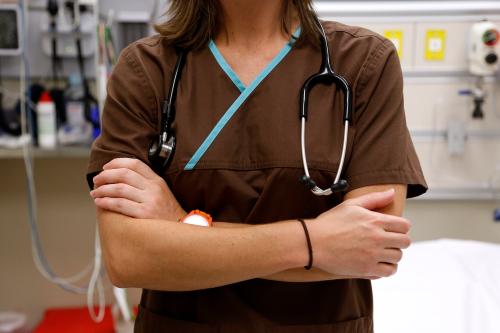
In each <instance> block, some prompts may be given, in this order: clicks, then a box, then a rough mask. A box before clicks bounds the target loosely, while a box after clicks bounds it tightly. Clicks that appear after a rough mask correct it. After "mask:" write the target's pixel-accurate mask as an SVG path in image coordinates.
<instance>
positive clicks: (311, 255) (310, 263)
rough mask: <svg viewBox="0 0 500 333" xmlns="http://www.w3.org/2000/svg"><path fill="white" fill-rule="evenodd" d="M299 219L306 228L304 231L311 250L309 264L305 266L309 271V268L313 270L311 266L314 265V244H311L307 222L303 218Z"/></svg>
mask: <svg viewBox="0 0 500 333" xmlns="http://www.w3.org/2000/svg"><path fill="white" fill-rule="evenodd" d="M298 220H299V222H300V223H301V224H302V227H303V228H304V232H305V234H306V239H307V248H308V250H309V264H308V265H307V266H304V268H305V269H307V270H308V271H309V270H311V268H312V266H313V249H312V244H311V237H309V230H307V225H306V222H304V220H303V219H298Z"/></svg>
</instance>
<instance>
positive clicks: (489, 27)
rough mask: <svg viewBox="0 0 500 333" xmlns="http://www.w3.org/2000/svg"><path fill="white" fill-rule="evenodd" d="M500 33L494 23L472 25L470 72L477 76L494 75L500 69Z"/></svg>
mask: <svg viewBox="0 0 500 333" xmlns="http://www.w3.org/2000/svg"><path fill="white" fill-rule="evenodd" d="M499 54H500V32H499V28H498V27H497V25H495V24H494V23H493V22H489V21H483V22H478V23H475V24H473V25H472V28H471V32H470V50H469V70H470V72H471V74H473V75H477V76H489V75H494V74H495V73H496V72H497V71H498V68H499V59H498V55H499Z"/></svg>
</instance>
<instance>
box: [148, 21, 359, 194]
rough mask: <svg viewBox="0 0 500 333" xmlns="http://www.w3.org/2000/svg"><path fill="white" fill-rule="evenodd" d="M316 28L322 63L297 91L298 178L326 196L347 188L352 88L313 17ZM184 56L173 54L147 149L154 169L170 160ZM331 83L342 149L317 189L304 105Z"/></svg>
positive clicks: (321, 28) (324, 34) (180, 53)
mask: <svg viewBox="0 0 500 333" xmlns="http://www.w3.org/2000/svg"><path fill="white" fill-rule="evenodd" d="M316 23H317V25H318V29H319V30H320V33H321V38H320V39H321V54H322V63H321V67H320V70H319V72H318V73H316V74H314V75H312V76H311V77H309V78H308V79H307V80H306V82H305V83H304V85H303V86H302V89H301V92H300V114H299V118H300V121H301V136H300V141H301V151H302V162H303V165H304V176H303V177H302V178H301V179H300V181H301V182H302V183H303V184H304V185H305V186H306V187H307V188H308V189H309V190H311V192H312V193H314V194H315V195H318V196H328V195H331V194H333V193H338V192H344V191H346V190H347V189H348V183H347V181H346V180H344V179H341V176H342V172H343V170H344V165H345V159H346V154H347V141H348V140H347V139H348V135H349V125H350V122H351V116H352V91H351V87H350V85H349V82H347V80H346V79H345V78H344V77H342V76H340V75H338V74H336V73H335V72H334V71H333V69H332V65H331V62H330V51H329V49H328V39H327V37H326V33H325V30H324V28H323V26H322V25H321V24H320V22H319V20H317V21H316ZM185 59H186V52H185V51H180V52H179V56H178V58H177V62H176V64H175V67H174V72H173V75H172V81H171V85H170V88H169V91H168V95H167V98H166V99H165V101H164V102H163V107H162V110H161V128H160V135H159V136H158V138H157V139H155V140H154V141H153V142H152V143H151V145H150V147H149V151H148V157H149V162H150V163H151V165H152V167H153V168H154V170H155V171H156V172H157V173H158V174H161V173H163V171H164V170H165V169H166V168H167V167H168V165H169V163H170V162H171V161H172V158H173V155H174V153H175V146H176V140H175V132H174V130H173V129H172V123H173V122H174V120H175V98H176V96H177V86H178V85H179V81H180V78H181V73H182V68H183V67H184V63H185ZM332 83H334V84H335V85H336V86H337V87H338V88H340V89H341V90H342V92H343V94H344V115H343V121H344V136H343V142H342V153H341V157H340V161H339V166H338V170H337V174H336V177H335V181H334V182H333V184H332V186H330V188H327V189H321V188H320V187H318V186H317V184H316V182H315V181H314V180H313V179H312V178H311V176H310V173H309V166H308V164H307V154H306V139H305V138H306V122H307V116H308V105H309V95H310V93H311V91H312V89H313V88H314V86H316V85H318V84H332Z"/></svg>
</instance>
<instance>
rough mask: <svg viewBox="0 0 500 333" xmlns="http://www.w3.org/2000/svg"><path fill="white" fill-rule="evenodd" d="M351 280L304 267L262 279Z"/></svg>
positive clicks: (224, 224)
mask: <svg viewBox="0 0 500 333" xmlns="http://www.w3.org/2000/svg"><path fill="white" fill-rule="evenodd" d="M249 226H250V225H249V224H242V223H227V222H215V223H214V227H216V228H245V227H249ZM304 242H305V238H304ZM349 278H351V277H347V276H337V275H333V274H330V273H327V272H325V271H322V270H320V269H317V268H312V269H311V270H309V271H308V270H306V269H304V268H302V267H299V268H293V269H288V270H285V271H282V272H278V273H275V274H272V275H268V276H263V277H261V279H264V280H271V281H280V282H319V281H332V280H343V279H349Z"/></svg>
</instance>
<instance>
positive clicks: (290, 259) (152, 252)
mask: <svg viewBox="0 0 500 333" xmlns="http://www.w3.org/2000/svg"><path fill="white" fill-rule="evenodd" d="M94 183H95V190H94V191H92V192H91V195H92V197H93V198H94V200H95V203H96V206H97V207H98V220H99V227H100V232H101V239H102V243H103V253H104V257H105V262H106V266H107V269H108V273H109V275H110V278H111V280H112V282H113V283H114V284H116V285H118V286H121V287H142V288H150V289H157V290H193V289H205V288H210V287H215V286H220V285H225V284H230V283H235V282H238V281H243V280H247V279H251V278H264V279H269V280H276V281H287V282H311V281H323V280H334V279H345V278H371V279H374V278H379V277H383V276H389V275H391V274H394V273H395V271H396V269H397V263H398V262H399V261H400V260H401V257H402V252H401V249H404V248H406V247H408V246H409V238H408V237H407V233H408V230H409V222H408V221H406V220H404V219H402V218H398V217H397V216H399V215H401V213H402V211H403V208H404V199H405V196H406V187H405V186H403V185H393V186H390V185H384V186H372V187H366V188H362V189H358V190H355V191H352V192H350V193H348V195H347V196H346V201H345V202H344V204H342V205H340V206H339V207H337V208H335V209H332V210H331V211H329V212H326V213H325V214H322V215H321V216H320V217H318V218H317V219H315V220H309V221H307V224H308V228H309V229H310V233H311V237H312V241H313V247H314V249H315V262H316V265H315V267H314V268H313V270H311V271H306V270H304V269H303V268H302V267H303V266H304V265H305V264H306V263H307V261H308V254H307V247H306V241H305V237H304V233H303V230H302V227H301V226H300V224H299V223H298V222H297V221H281V222H279V223H273V224H268V225H259V226H249V225H243V224H234V223H224V222H216V223H215V228H210V229H208V228H201V227H195V226H189V225H184V224H181V223H178V222H175V221H177V220H178V218H179V217H181V216H183V215H184V214H185V212H184V211H183V209H182V208H181V207H180V205H179V204H178V202H177V200H176V199H175V198H174V197H173V195H172V193H171V192H170V190H169V189H168V187H167V185H166V184H165V182H164V181H163V180H162V179H161V178H160V177H158V176H157V175H156V174H155V173H154V172H152V171H151V170H150V169H149V167H148V166H146V165H145V164H143V163H141V162H140V161H138V160H131V159H116V160H113V161H112V162H110V163H108V164H107V165H106V166H105V167H104V171H103V172H102V173H101V174H100V175H98V176H96V177H95V179H94ZM388 188H394V189H395V192H381V191H384V190H386V189H388ZM375 211H378V212H375Z"/></svg>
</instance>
